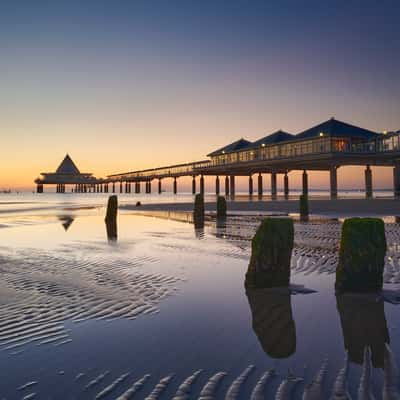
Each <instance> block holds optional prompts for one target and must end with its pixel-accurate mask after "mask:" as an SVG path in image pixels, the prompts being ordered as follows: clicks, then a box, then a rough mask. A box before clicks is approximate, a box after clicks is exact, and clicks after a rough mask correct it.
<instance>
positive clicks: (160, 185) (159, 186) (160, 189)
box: [158, 179, 162, 194]
mask: <svg viewBox="0 0 400 400" xmlns="http://www.w3.org/2000/svg"><path fill="white" fill-rule="evenodd" d="M161 193H162V184H161V179H159V180H158V194H161Z"/></svg>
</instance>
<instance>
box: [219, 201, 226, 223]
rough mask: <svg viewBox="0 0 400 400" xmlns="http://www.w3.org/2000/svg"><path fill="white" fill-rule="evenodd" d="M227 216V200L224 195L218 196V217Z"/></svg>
mask: <svg viewBox="0 0 400 400" xmlns="http://www.w3.org/2000/svg"><path fill="white" fill-rule="evenodd" d="M225 217H226V200H225V197H224V196H218V198H217V218H225Z"/></svg>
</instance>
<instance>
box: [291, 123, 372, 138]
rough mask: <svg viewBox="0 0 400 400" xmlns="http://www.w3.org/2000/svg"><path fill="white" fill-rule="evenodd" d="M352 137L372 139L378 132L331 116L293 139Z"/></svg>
mask: <svg viewBox="0 0 400 400" xmlns="http://www.w3.org/2000/svg"><path fill="white" fill-rule="evenodd" d="M321 133H322V134H323V136H336V137H349V138H350V137H353V138H360V139H364V140H370V139H374V138H375V137H376V136H378V135H379V134H378V133H377V132H373V131H370V130H368V129H364V128H360V127H358V126H355V125H350V124H348V123H346V122H342V121H338V120H337V119H334V118H331V119H329V120H327V121H325V122H322V123H321V124H318V125H315V126H313V127H312V128H309V129H307V130H305V131H303V132H301V133H299V134H297V135H296V136H295V139H309V138H313V137H317V136H321Z"/></svg>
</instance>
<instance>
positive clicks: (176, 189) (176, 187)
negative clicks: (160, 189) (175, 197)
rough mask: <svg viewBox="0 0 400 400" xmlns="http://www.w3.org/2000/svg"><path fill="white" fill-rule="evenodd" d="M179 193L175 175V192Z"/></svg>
mask: <svg viewBox="0 0 400 400" xmlns="http://www.w3.org/2000/svg"><path fill="white" fill-rule="evenodd" d="M177 193H178V182H177V180H176V176H175V177H174V194H177Z"/></svg>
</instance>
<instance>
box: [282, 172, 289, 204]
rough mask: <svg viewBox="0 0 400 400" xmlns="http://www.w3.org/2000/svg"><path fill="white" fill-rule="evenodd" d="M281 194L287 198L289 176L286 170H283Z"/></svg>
mask: <svg viewBox="0 0 400 400" xmlns="http://www.w3.org/2000/svg"><path fill="white" fill-rule="evenodd" d="M283 194H284V195H285V199H288V198H289V176H288V173H287V172H285V176H284V177H283Z"/></svg>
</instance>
